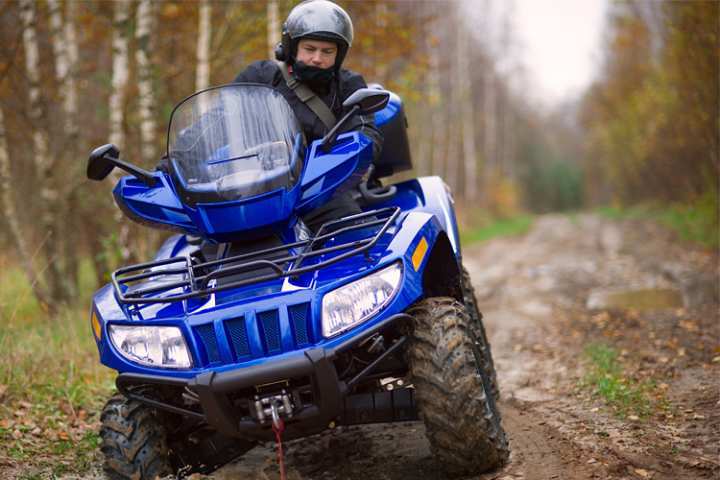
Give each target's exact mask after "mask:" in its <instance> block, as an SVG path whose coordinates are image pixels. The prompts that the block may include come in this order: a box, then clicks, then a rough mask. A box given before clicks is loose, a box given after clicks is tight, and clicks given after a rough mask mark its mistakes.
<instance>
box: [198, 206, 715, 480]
mask: <svg viewBox="0 0 720 480" xmlns="http://www.w3.org/2000/svg"><path fill="white" fill-rule="evenodd" d="M633 228H634V227H633ZM625 230H626V228H625V227H623V226H619V225H617V224H614V223H611V222H609V221H606V220H602V219H600V218H598V217H596V216H592V215H587V216H582V217H580V218H576V219H570V218H569V217H563V216H547V217H541V218H540V219H539V220H538V221H537V222H536V223H535V225H534V227H533V229H532V231H531V232H530V233H529V234H528V235H526V236H525V237H523V238H515V239H499V240H495V241H492V242H490V243H487V244H483V245H478V246H471V247H469V248H467V249H466V250H465V251H464V263H465V265H466V267H467V268H468V270H469V272H470V275H471V277H472V280H473V284H474V286H475V288H476V291H477V296H478V303H479V305H480V306H481V309H482V310H483V312H484V314H485V322H486V327H487V330H488V334H489V337H490V342H491V345H492V350H493V355H494V358H495V363H496V367H497V371H498V379H499V382H500V388H501V395H502V399H501V402H500V407H501V410H502V413H503V424H504V427H505V429H506V431H507V433H508V436H509V439H510V445H511V449H512V453H511V457H510V462H509V463H508V465H507V466H506V467H505V468H504V469H502V471H496V472H491V473H487V474H484V475H481V476H476V477H472V478H476V479H502V480H510V479H527V480H534V479H537V480H548V479H564V480H574V479H578V480H579V479H590V478H603V479H605V478H616V479H625V478H653V479H656V480H657V479H665V478H667V479H671V478H672V479H695V478H698V479H699V478H717V477H715V475H716V474H720V470H719V468H718V465H717V463H716V460H717V455H715V457H713V456H712V453H713V452H712V449H713V448H714V447H712V443H713V441H715V440H718V431H717V430H718V427H717V425H718V423H719V422H718V421H717V418H716V417H717V414H716V413H714V414H713V410H712V409H713V408H714V411H715V412H717V406H713V403H714V401H715V400H709V401H708V402H706V403H708V405H709V406H710V407H709V412H708V413H707V415H708V416H710V417H711V418H710V421H708V422H705V423H707V424H708V425H709V426H708V425H704V427H707V428H705V430H702V431H703V432H705V433H703V434H702V435H700V436H698V435H699V434H696V433H693V432H696V430H687V431H686V433H687V432H690V433H687V434H688V435H690V437H688V438H690V440H689V441H688V442H687V444H688V445H689V447H688V450H687V452H688V453H687V454H686V455H685V454H684V453H683V454H682V455H680V454H679V455H678V458H677V459H674V458H670V459H668V458H661V455H663V454H662V453H661V452H659V451H658V450H657V449H655V450H653V448H652V445H649V444H647V442H646V443H643V438H644V436H647V435H656V437H652V438H654V439H655V440H653V441H654V442H655V443H657V444H658V445H663V444H664V443H663V442H665V441H666V440H668V438H669V437H667V436H663V435H665V433H663V432H664V430H662V428H661V427H660V426H658V427H657V428H656V427H655V426H654V425H650V424H649V423H648V424H643V425H642V426H633V425H628V424H627V423H626V422H623V421H621V420H618V419H617V418H616V417H615V416H614V415H613V414H612V413H611V412H607V411H606V410H604V409H599V408H598V407H597V405H598V403H597V400H596V399H595V400H594V399H588V397H587V396H582V395H579V394H578V392H577V384H578V380H579V379H580V378H581V377H582V374H583V371H582V369H583V364H582V362H581V359H582V353H581V352H582V343H583V339H582V338H580V336H579V335H580V334H578V333H577V332H576V331H574V330H572V329H571V328H569V325H573V322H577V321H578V319H577V318H575V317H574V316H577V315H578V309H582V308H584V305H585V303H586V299H587V298H588V297H589V296H590V295H592V294H594V292H597V291H598V289H600V290H602V289H603V288H609V287H613V288H617V287H618V286H621V287H625V288H630V287H633V288H637V287H651V288H655V289H659V288H665V289H673V288H680V287H679V286H678V285H679V283H678V281H676V280H677V279H675V280H674V279H672V278H669V277H668V275H667V274H666V273H663V272H665V271H666V270H667V269H666V268H664V267H663V266H662V265H658V262H657V261H653V260H652V259H649V258H646V257H644V256H643V254H642V251H652V249H651V248H650V246H643V248H642V249H641V252H640V253H639V254H638V253H637V252H633V251H629V250H628V248H627V237H628V234H627V233H626V231H625ZM656 248H657V249H659V251H661V252H665V253H667V250H666V246H665V245H658V246H656ZM681 257H682V256H678V257H676V259H675V260H676V261H675V264H673V265H674V266H673V267H672V268H674V269H675V270H679V271H682V272H689V271H694V270H693V269H695V268H696V267H697V265H692V264H686V263H683V261H684V260H683V259H682V258H681ZM680 283H682V282H680ZM700 283H702V282H700ZM684 293H687V292H684ZM686 298H687V295H686ZM705 300H707V301H710V302H711V303H712V302H716V301H717V300H716V299H715V298H711V299H709V300H708V299H705ZM718 370H720V369H718V368H717V364H716V365H715V366H714V369H712V370H709V371H704V370H703V373H702V374H701V375H702V376H704V378H705V380H707V379H708V378H712V375H717V373H719V372H718ZM710 384H712V382H710ZM672 388H674V387H671V389H672ZM678 388H679V390H678V392H676V393H677V394H678V395H680V396H682V395H684V394H685V393H688V392H685V391H683V390H682V387H681V386H680V387H678ZM687 388H690V386H688V387H687ZM708 388H712V387H708ZM714 394H715V392H710V393H709V394H708V395H709V397H708V398H711V399H712V398H716V397H713V396H712V395H714ZM688 395H689V394H688ZM695 415H696V416H697V414H695ZM713 415H715V417H713ZM700 417H702V418H705V416H704V415H700ZM673 428H675V427H673ZM683 428H684V425H683V424H678V426H677V428H675V429H674V430H673V432H674V433H673V435H676V434H677V432H681V433H682V431H685V430H683ZM688 428H690V427H688ZM693 428H694V427H693ZM698 431H700V430H698ZM693 435H694V436H693ZM703 435H705V436H703ZM676 436H677V435H676ZM681 437H682V435H680V436H677V438H681ZM677 438H676V439H675V440H673V439H670V440H668V441H673V442H675V441H676V440H677ZM677 442H680V440H677V441H676V443H673V445H680V444H681V443H677ZM693 442H694V443H693ZM699 443H702V444H705V447H706V448H705V450H702V449H698V448H695V449H694V450H693V449H690V446H693V445H697V444H699ZM715 443H717V442H715ZM707 444H711V446H710V447H709V450H708V447H707ZM273 448H274V446H273V445H266V446H261V447H258V448H256V449H254V450H253V451H251V452H249V453H248V454H247V455H246V456H245V457H243V458H242V459H240V460H239V461H237V462H235V463H233V464H231V465H228V466H226V467H224V468H223V469H221V470H219V471H218V472H216V473H215V474H214V475H212V476H211V477H208V478H215V479H230V478H260V479H276V478H278V474H277V468H276V463H275V462H276V457H275V452H274V450H273ZM286 448H287V459H286V462H287V463H286V465H287V467H288V472H289V475H288V478H289V479H294V480H298V479H351V480H365V479H367V478H374V479H388V480H399V479H409V478H410V479H414V478H422V479H437V480H443V479H446V478H450V477H448V476H447V475H446V474H445V473H443V472H442V471H439V470H438V469H437V468H436V467H435V466H434V464H433V461H432V457H431V455H430V451H429V446H428V443H427V441H426V440H425V437H424V427H423V426H422V424H421V423H418V422H411V423H405V424H397V425H372V426H361V427H350V428H338V429H336V430H334V431H332V432H329V433H326V434H323V435H319V436H316V437H312V438H309V439H303V440H298V441H294V442H290V443H289V444H288V445H287V447H286ZM674 448H675V447H674ZM676 450H677V449H676V448H675V450H672V451H673V452H675V451H676ZM715 452H716V450H715ZM683 455H685V456H689V458H690V459H689V460H688V461H687V462H684V463H683V461H681V460H680V459H681V458H685V457H683ZM454 478H456V477H454Z"/></svg>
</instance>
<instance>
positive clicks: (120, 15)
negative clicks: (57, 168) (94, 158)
mask: <svg viewBox="0 0 720 480" xmlns="http://www.w3.org/2000/svg"><path fill="white" fill-rule="evenodd" d="M113 6H114V13H113V38H112V49H113V52H112V58H113V67H112V93H111V94H110V143H113V144H115V145H116V146H117V147H118V148H120V149H121V150H122V148H123V147H124V143H125V132H124V130H123V119H124V111H123V107H124V105H125V90H126V88H127V83H128V37H129V28H128V23H129V21H130V2H129V1H128V0H116V1H115V3H114V5H113Z"/></svg>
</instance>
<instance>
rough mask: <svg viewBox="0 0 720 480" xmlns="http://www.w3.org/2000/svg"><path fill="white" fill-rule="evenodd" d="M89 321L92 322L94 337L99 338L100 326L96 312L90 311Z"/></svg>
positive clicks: (100, 333) (100, 334) (100, 335)
mask: <svg viewBox="0 0 720 480" xmlns="http://www.w3.org/2000/svg"><path fill="white" fill-rule="evenodd" d="M90 323H91V324H92V329H93V332H94V333H95V338H97V339H98V340H100V338H101V337H102V328H101V327H100V320H98V317H97V314H96V313H95V312H94V311H93V313H92V317H91V318H90Z"/></svg>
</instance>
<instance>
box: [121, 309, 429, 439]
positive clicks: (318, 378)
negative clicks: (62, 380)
mask: <svg viewBox="0 0 720 480" xmlns="http://www.w3.org/2000/svg"><path fill="white" fill-rule="evenodd" d="M410 318H411V317H409V316H408V315H407V314H404V313H401V314H397V315H393V316H391V317H389V318H387V319H385V320H384V321H382V322H379V323H378V324H376V325H374V326H373V327H371V328H369V329H367V330H364V331H362V332H360V333H359V334H358V335H356V336H354V337H353V338H351V339H350V340H348V341H346V342H345V343H343V344H341V345H338V346H336V347H334V348H321V347H316V348H307V349H305V350H301V351H298V352H296V353H294V354H292V355H287V356H283V357H279V358H274V359H268V361H267V362H265V363H262V364H260V365H255V366H252V367H245V368H238V369H236V370H231V371H226V372H215V371H208V372H204V373H201V374H199V375H197V376H196V377H194V378H191V379H189V380H183V379H178V378H173V377H163V376H156V375H140V374H133V373H122V374H120V375H119V376H118V378H117V380H116V384H117V387H118V390H119V391H120V392H121V393H123V394H124V395H125V396H127V397H128V398H134V399H136V400H139V401H141V402H145V403H148V404H150V405H151V406H154V407H157V408H162V409H165V410H169V411H171V412H174V413H178V414H182V415H186V416H191V417H195V418H197V419H198V420H200V421H204V422H206V423H207V424H209V425H210V426H211V427H213V428H214V429H216V430H217V431H219V432H221V433H223V434H225V435H228V436H232V437H242V438H250V439H256V440H261V441H262V440H269V439H271V438H272V431H271V429H270V425H269V423H261V422H260V421H258V420H257V419H253V418H249V417H247V416H240V415H239V414H238V411H237V410H238V409H237V408H236V407H235V406H234V405H233V404H232V402H231V400H230V398H231V395H232V394H233V392H238V391H242V390H243V389H251V388H254V387H256V386H258V385H267V384H273V383H276V382H282V381H286V380H293V379H309V382H310V387H311V389H312V398H313V401H312V403H311V404H308V405H302V406H301V408H300V409H298V411H297V413H294V414H293V416H292V417H291V418H289V419H286V430H285V436H286V437H288V438H297V437H302V436H306V435H310V434H313V433H317V432H320V431H322V430H324V429H325V428H327V427H328V425H329V424H330V423H331V422H333V421H338V423H340V424H355V423H374V422H392V421H406V420H415V419H417V413H416V409H415V401H414V395H413V391H412V390H410V389H400V390H394V391H388V392H380V393H369V394H355V395H348V391H349V387H348V384H347V383H346V382H345V381H340V380H339V378H338V373H337V371H336V368H335V364H334V362H333V361H334V359H335V358H336V357H337V356H338V355H339V354H340V353H342V352H343V351H345V350H347V349H350V348H352V347H354V346H355V345H357V344H358V343H360V342H362V341H363V340H365V339H367V338H369V337H371V336H372V335H374V334H376V333H379V332H381V331H383V330H385V329H386V328H388V327H390V326H391V325H394V324H396V323H397V322H403V321H407V320H409V319H410ZM362 373H363V374H368V373H370V371H369V370H367V371H363V372H362ZM355 380H356V379H352V380H351V381H350V383H352V382H353V381H355ZM137 385H146V386H147V385H151V386H152V385H160V386H163V385H164V386H172V387H176V388H177V387H180V388H182V389H189V390H190V391H192V392H194V394H196V395H197V399H198V401H199V403H200V409H201V413H200V412H197V411H192V410H186V409H183V408H180V407H177V406H173V405H169V404H167V403H163V402H160V401H157V400H154V399H152V398H149V397H147V396H145V395H141V394H137V393H136V391H135V390H134V389H133V388H132V387H133V386H137Z"/></svg>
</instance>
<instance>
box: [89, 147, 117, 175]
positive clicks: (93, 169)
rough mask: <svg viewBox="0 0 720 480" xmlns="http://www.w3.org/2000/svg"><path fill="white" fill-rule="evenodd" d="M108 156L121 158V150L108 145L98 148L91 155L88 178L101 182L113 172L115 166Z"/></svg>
mask: <svg viewBox="0 0 720 480" xmlns="http://www.w3.org/2000/svg"><path fill="white" fill-rule="evenodd" d="M106 155H108V156H110V157H114V158H117V157H119V156H120V150H118V148H117V147H116V146H115V145H113V144H112V143H108V144H107V145H103V146H102V147H98V148H96V149H95V150H93V151H92V152H91V153H90V158H89V159H88V164H87V178H89V179H90V180H96V181H98V182H99V181H100V180H103V179H105V177H107V176H108V175H110V172H112V171H113V168H115V165H114V164H113V163H112V162H111V161H110V160H108V159H107V158H106Z"/></svg>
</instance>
